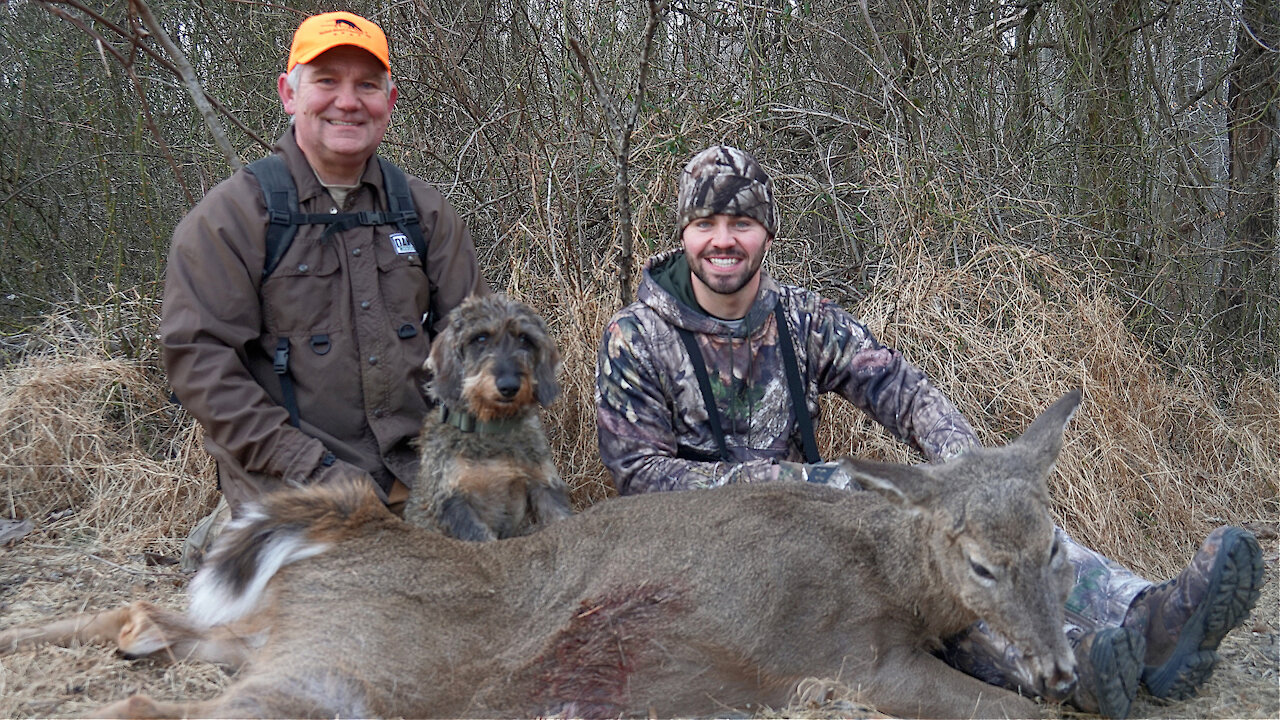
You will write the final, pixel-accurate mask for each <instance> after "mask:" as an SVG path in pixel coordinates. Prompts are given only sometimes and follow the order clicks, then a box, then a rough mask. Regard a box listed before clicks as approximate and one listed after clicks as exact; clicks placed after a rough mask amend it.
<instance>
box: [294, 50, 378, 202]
mask: <svg viewBox="0 0 1280 720" xmlns="http://www.w3.org/2000/svg"><path fill="white" fill-rule="evenodd" d="M297 67H298V68H300V69H301V74H300V76H299V78H298V86H297V89H296V90H295V89H294V88H292V87H290V86H289V84H288V82H287V81H286V79H285V77H284V76H281V79H280V99H281V100H282V101H283V102H284V109H285V111H286V112H288V113H289V114H290V115H293V122H294V127H295V134H296V137H297V139H298V146H299V147H301V148H302V151H303V153H304V154H306V156H307V160H309V161H310V162H311V165H312V167H314V168H315V169H316V172H317V173H319V175H320V177H321V179H322V180H324V181H326V182H330V183H341V184H351V183H353V182H355V181H356V180H358V179H359V173H360V172H361V171H363V169H364V165H365V163H366V162H367V161H368V159H369V158H370V157H371V156H372V155H373V153H374V151H376V150H377V148H378V145H379V144H380V143H381V142H382V136H383V135H385V134H386V132H387V124H388V123H389V122H390V120H391V108H392V107H394V106H395V102H396V89H395V88H394V87H391V79H390V78H389V77H388V75H387V68H386V66H384V65H383V64H382V63H381V61H379V60H378V59H377V58H376V57H374V56H373V55H372V54H370V53H369V52H367V51H365V50H362V49H360V48H357V47H353V46H350V45H341V46H338V47H335V48H333V49H332V50H328V51H326V52H324V53H321V54H320V55H319V56H318V57H316V58H315V59H314V60H312V61H311V62H309V63H306V64H305V65H299V66H297ZM353 172H354V176H353V175H352V173H353Z"/></svg>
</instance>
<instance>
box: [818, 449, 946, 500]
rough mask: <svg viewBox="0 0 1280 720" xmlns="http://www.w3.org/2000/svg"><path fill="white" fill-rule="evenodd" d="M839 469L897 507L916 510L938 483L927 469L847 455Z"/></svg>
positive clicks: (927, 498)
mask: <svg viewBox="0 0 1280 720" xmlns="http://www.w3.org/2000/svg"><path fill="white" fill-rule="evenodd" d="M840 469H841V470H843V471H844V472H845V473H846V474H847V475H848V476H849V477H850V478H853V480H854V481H856V482H857V483H858V484H859V485H861V486H862V487H863V488H865V489H867V490H870V491H872V492H874V493H877V494H879V495H881V496H883V497H884V498H885V499H887V500H889V501H890V502H892V503H894V504H895V505H902V506H904V507H907V508H917V507H920V506H922V505H923V504H925V503H926V502H928V501H929V499H930V498H932V497H933V495H934V491H935V489H936V488H937V485H938V480H937V479H936V478H935V477H933V475H932V474H931V473H930V472H929V470H928V468H927V467H926V466H922V465H900V464H897V463H884V462H876V461H874V460H861V459H858V458H854V457H850V456H848V455H845V456H844V457H842V458H840Z"/></svg>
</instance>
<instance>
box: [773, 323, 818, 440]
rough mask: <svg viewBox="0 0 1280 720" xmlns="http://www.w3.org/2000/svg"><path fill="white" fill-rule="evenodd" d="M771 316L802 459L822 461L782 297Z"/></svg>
mask: <svg viewBox="0 0 1280 720" xmlns="http://www.w3.org/2000/svg"><path fill="white" fill-rule="evenodd" d="M773 316H774V317H775V318H777V320H778V346H779V347H780V348H781V350H782V364H783V365H785V366H786V370H787V387H788V388H789V389H790V390H791V410H792V412H794V413H795V415H796V424H797V425H798V426H799V427H800V443H801V444H802V445H803V446H804V461H805V462H807V463H809V464H810V465H812V464H815V463H820V462H822V456H821V455H819V454H818V441H817V438H815V437H814V434H813V418H812V417H810V416H809V405H808V403H806V402H805V391H804V383H802V382H801V381H800V368H799V366H798V365H797V363H796V348H795V345H793V344H792V343H791V332H790V331H789V330H787V314H786V312H785V311H783V309H782V298H778V304H777V305H774V306H773Z"/></svg>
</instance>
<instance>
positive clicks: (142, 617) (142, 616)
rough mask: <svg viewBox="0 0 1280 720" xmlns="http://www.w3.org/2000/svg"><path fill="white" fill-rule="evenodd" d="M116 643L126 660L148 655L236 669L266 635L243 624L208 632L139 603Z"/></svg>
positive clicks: (175, 615) (168, 612)
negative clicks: (201, 661)
mask: <svg viewBox="0 0 1280 720" xmlns="http://www.w3.org/2000/svg"><path fill="white" fill-rule="evenodd" d="M127 609H128V610H129V617H128V620H127V621H126V622H125V623H124V625H123V626H122V627H121V628H120V633H119V636H118V638H117V644H118V645H119V646H120V652H122V653H124V654H125V655H126V656H127V657H145V656H148V655H151V656H156V657H164V658H166V659H168V660H170V661H173V662H177V661H181V660H204V661H205V662H211V663H214V664H216V665H223V666H226V667H227V668H228V669H230V670H233V671H234V670H237V669H239V668H240V666H241V665H244V664H245V663H246V662H248V661H249V658H250V656H251V655H252V654H253V652H254V651H255V650H256V649H257V647H258V646H260V645H261V643H262V641H263V640H264V639H265V632H262V631H261V629H259V628H256V627H251V626H248V625H244V624H238V625H219V626H216V627H213V628H210V629H208V630H205V629H203V628H200V627H197V626H195V625H193V624H192V623H191V621H190V620H189V619H188V618H187V616H186V615H184V614H182V613H179V612H175V611H173V610H166V609H164V608H160V607H156V606H155V605H152V604H151V603H148V602H146V601H141V600H140V601H138V602H135V603H133V604H132V605H130V606H129V607H128V608H127Z"/></svg>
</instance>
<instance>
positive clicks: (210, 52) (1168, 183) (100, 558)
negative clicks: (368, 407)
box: [0, 0, 1280, 718]
mask: <svg viewBox="0 0 1280 720" xmlns="http://www.w3.org/2000/svg"><path fill="white" fill-rule="evenodd" d="M101 5H102V6H101V7H99V6H98V5H94V6H89V5H85V4H81V3H79V2H76V1H74V0H59V1H54V0H10V1H9V2H6V3H4V4H2V5H0V13H4V14H5V16H6V22H4V23H0V37H3V40H2V41H0V250H2V252H3V258H4V260H3V262H0V363H2V366H0V501H2V502H3V503H4V507H3V511H0V537H4V535H3V533H4V531H5V529H6V527H7V526H5V525H4V521H5V520H6V519H10V520H12V521H29V522H30V523H31V528H30V530H29V531H26V533H25V534H21V532H19V533H16V534H17V535H20V537H17V538H16V539H13V540H9V541H7V544H6V543H5V541H0V544H4V547H0V625H6V626H7V625H9V624H12V623H17V622H23V621H27V620H32V619H36V618H40V617H45V616H47V615H49V614H52V613H58V612H67V611H73V610H79V609H100V608H106V607H110V606H112V605H115V604H118V603H121V602H125V601H128V600H130V599H133V598H137V597H145V598H149V599H155V600H160V601H162V602H167V603H169V604H170V605H173V606H178V605H180V604H181V602H182V600H181V594H182V591H183V589H184V588H185V585H186V580H187V578H186V577H185V576H183V575H182V573H180V572H179V571H178V570H176V569H175V568H174V567H173V566H172V565H169V564H168V562H169V561H170V560H171V559H172V558H175V557H176V556H177V555H178V553H179V550H180V544H181V540H182V538H183V537H185V534H186V532H187V531H188V529H189V528H190V527H191V525H192V524H193V523H194V522H195V521H196V520H197V519H198V518H200V517H201V516H202V515H203V514H205V513H206V512H207V511H208V510H209V509H210V508H211V507H212V505H213V503H214V502H215V501H216V495H215V491H214V480H213V467H212V462H211V461H210V459H209V458H208V457H207V455H206V454H205V453H204V451H203V449H202V447H201V434H200V430H199V428H198V426H197V425H195V423H193V422H192V420H191V419H190V418H189V417H188V416H186V414H185V413H184V412H183V411H182V410H181V409H180V408H178V407H177V406H175V405H173V404H171V403H170V402H169V399H168V395H169V393H168V388H167V385H166V383H165V379H164V377H163V373H162V372H161V370H160V368H159V365H158V362H157V347H156V344H155V340H154V334H155V327H156V319H157V316H158V313H159V300H158V298H159V282H160V279H161V278H162V276H163V267H164V254H165V251H166V248H167V244H168V236H169V233H170V232H171V231H172V227H173V225H174V224H175V223H176V222H177V220H178V218H179V217H180V216H181V215H182V213H183V212H185V211H186V209H187V208H188V207H190V205H191V203H193V202H194V201H196V200H198V198H199V197H200V196H201V194H202V193H203V191H204V190H205V189H206V188H208V187H210V186H211V185H212V184H214V183H216V182H218V181H219V180H220V179H221V178H223V177H225V176H226V175H227V174H229V172H230V170H231V168H232V167H233V166H235V165H236V164H237V163H238V162H240V161H248V160H252V159H254V158H256V157H258V156H259V155H261V154H262V153H263V152H264V151H265V145H264V140H265V141H266V142H269V141H270V140H271V139H272V138H274V137H275V136H276V135H278V134H279V133H280V132H282V130H283V128H284V118H283V116H282V114H281V113H280V111H279V108H278V101H277V100H276V98H275V96H274V90H273V88H274V80H273V78H274V77H275V74H276V72H278V69H279V66H280V64H281V63H282V61H283V57H284V54H285V51H286V46H287V38H288V34H289V32H290V30H291V28H292V27H293V26H294V25H295V24H296V22H297V20H298V19H299V18H300V17H301V16H302V15H303V14H307V13H311V12H316V11H322V10H329V9H335V8H336V7H337V6H335V5H332V4H327V3H322V2H292V3H289V6H288V7H286V6H283V5H270V4H262V3H248V2H237V1H236V0H214V1H212V2H209V1H206V2H199V3H198V2H190V1H187V0H173V2H167V3H164V4H163V5H161V4H159V3H156V4H155V5H154V6H153V7H149V6H148V5H146V4H145V3H142V2H140V1H139V0H120V1H119V2H108V3H104V4H101ZM342 7H347V8H352V9H355V10H356V11H358V12H362V13H364V14H366V15H368V16H370V17H373V18H375V19H377V20H378V21H379V22H380V23H382V24H383V26H384V27H385V28H386V29H387V30H388V33H389V35H390V36H391V43H392V52H393V56H394V57H395V63H396V66H397V78H398V82H399V86H400V88H401V100H400V103H399V105H398V106H397V108H396V114H395V116H394V117H393V123H392V128H391V131H390V133H389V135H388V138H387V141H386V143H384V152H385V154H387V155H388V156H390V157H392V158H393V159H395V160H396V161H397V162H399V163H401V164H402V166H404V167H406V168H407V169H409V170H410V171H413V172H417V173H418V174H420V175H422V176H424V177H426V178H428V179H430V180H431V181H433V182H435V183H436V184H438V185H439V186H440V187H441V188H442V190H443V191H444V192H445V193H446V194H447V195H448V196H449V197H450V199H451V200H452V201H453V202H454V204H455V205H456V206H457V207H458V208H459V211H460V212H461V213H462V214H463V215H464V217H465V218H466V219H467V222H468V224H469V226H470V227H471V228H472V231H473V234H474V235H475V238H476V244H477V247H478V249H479V251H480V254H481V257H482V262H483V263H484V266H485V269H486V273H487V275H488V277H489V280H490V282H491V284H492V285H493V286H494V287H496V288H499V289H505V290H506V291H508V292H509V293H511V294H512V295H514V296H516V297H517V298H519V299H522V300H525V301H527V302H529V303H530V304H532V305H533V306H534V307H536V308H537V309H538V310H539V311H541V312H542V313H543V314H544V315H545V317H546V318H547V320H548V322H549V325H550V327H551V329H552V332H553V334H554V335H555V336H556V338H557V341H558V343H559V346H560V348H561V350H562V352H563V355H564V358H565V364H564V371H563V374H562V381H563V384H564V386H565V394H564V396H563V398H562V399H561V400H560V401H559V402H558V403H557V405H556V406H555V407H554V408H553V409H552V410H551V411H550V412H549V413H548V414H547V415H546V417H545V422H546V425H547V428H548V430H549V434H550V435H551V437H552V441H553V445H554V448H555V452H556V457H557V460H558V463H559V466H560V469H561V471H562V473H563V474H564V475H565V477H566V479H568V480H569V481H570V483H571V485H572V487H573V488H574V492H575V501H576V503H577V504H578V505H579V506H580V507H585V506H587V505H590V504H592V503H595V502H601V501H607V497H608V495H609V494H610V492H611V487H610V485H609V484H608V482H607V480H606V478H605V476H604V471H603V468H602V466H601V465H600V463H599V460H598V458H597V453H596V448H595V417H594V408H593V403H592V397H591V389H592V383H593V371H594V362H595V348H596V342H597V340H598V338H599V333H600V331H601V329H602V328H603V326H604V324H605V322H606V320H607V319H608V317H609V316H610V315H611V314H612V313H613V312H614V310H616V309H617V307H618V306H619V303H620V301H621V300H620V298H622V297H629V291H630V287H631V285H630V279H633V278H634V273H635V272H636V271H637V264H638V262H639V261H640V260H641V259H643V257H644V256H645V255H647V254H649V253H650V252H652V251H655V250H659V249H663V248H665V247H667V246H669V244H670V242H671V236H670V229H669V223H670V216H671V211H670V207H671V204H672V201H673V198H674V194H675V187H674V178H675V174H676V172H677V171H678V169H679V167H680V166H681V165H682V164H683V162H684V161H685V160H686V159H687V158H688V156H689V155H690V154H691V153H692V152H694V151H696V150H698V149H700V148H701V147H703V146H705V145H707V144H710V143H712V142H717V141H726V142H731V143H734V144H738V145H740V146H742V147H745V148H748V149H750V150H752V151H754V152H756V154H757V155H758V156H759V157H760V158H761V159H762V160H763V161H764V163H765V165H766V167H768V168H769V170H770V171H771V172H772V173H773V174H774V177H775V179H776V181H777V192H778V197H779V203H780V205H781V208H782V213H783V226H782V233H781V237H780V239H779V241H778V242H777V243H776V244H775V246H774V252H773V255H772V257H771V258H770V259H769V261H768V265H767V267H768V269H769V270H770V271H771V272H773V273H774V274H776V275H777V276H779V277H780V278H782V279H783V280H785V281H790V282H797V283H801V284H805V285H809V286H812V287H815V288H818V289H819V290H821V291H822V292H824V293H825V294H827V295H828V296H830V297H832V298H834V299H836V300H838V301H840V302H841V303H843V304H844V305H845V306H846V307H848V308H850V309H851V310H852V311H853V312H854V313H855V314H856V315H858V316H859V317H861V318H862V319H863V320H864V321H865V322H866V323H867V325H868V326H869V327H870V328H871V329H872V330H873V331H874V332H875V333H876V334H877V335H878V336H879V337H880V338H881V339H882V340H884V341H886V342H888V343H890V344H892V345H894V346H896V347H898V348H899V349H901V350H902V351H904V352H905V353H906V354H907V356H908V357H910V358H911V359H913V360H914V361H915V362H916V363H917V364H919V365H921V366H922V367H924V368H925V369H926V370H927V371H928V372H929V373H930V375H931V376H932V377H933V379H934V380H935V382H936V383H937V384H938V385H939V386H940V387H942V388H943V389H944V391H945V392H946V393H947V394H948V395H949V396H950V397H951V398H952V399H953V400H954V401H955V402H956V403H957V404H958V405H959V406H960V407H961V408H962V409H963V410H964V411H965V412H966V414H967V415H968V416H969V417H970V418H971V420H972V421H973V422H974V425H975V427H977V429H978V431H979V433H980V435H981V436H982V438H983V440H984V441H986V442H991V443H995V442H1002V441H1005V440H1007V439H1009V438H1011V437H1013V436H1014V435H1015V434H1016V433H1018V432H1019V431H1020V430H1021V429H1022V428H1024V427H1025V425H1026V424H1027V423H1028V422H1029V421H1030V420H1031V418H1033V417H1034V416H1035V415H1036V414H1037V413H1038V412H1039V411H1040V410H1041V409H1043V408H1044V407H1045V406H1046V405H1047V404H1048V403H1050V402H1051V401H1052V400H1053V399H1055V398H1057V397H1058V396H1059V395H1061V394H1062V393H1063V392H1065V391H1066V390H1067V389H1068V388H1070V387H1073V386H1080V387H1083V388H1084V391H1085V402H1084V405H1083V407H1082V409H1081V411H1080V412H1079V413H1078V415H1077V416H1076V419H1075V420H1073V422H1072V425H1071V426H1070V428H1069V430H1068V437H1067V446H1066V448H1065V449H1064V452H1063V455H1062V458H1061V461H1060V463H1059V470H1058V472H1057V475H1056V477H1055V479H1054V487H1053V493H1054V496H1055V498H1056V506H1055V513H1056V515H1057V519H1058V521H1059V522H1060V523H1061V524H1062V525H1063V526H1064V527H1065V528H1067V529H1068V530H1069V531H1070V532H1071V533H1073V534H1074V535H1075V536H1076V537H1078V538H1079V539H1081V540H1082V541H1084V542H1086V543H1087V544H1089V545H1091V546H1093V547H1096V548H1098V549H1100V550H1102V551H1104V552H1105V553H1107V554H1108V555H1110V556H1112V557H1114V558H1115V559H1117V560H1120V561H1122V562H1124V563H1125V564H1127V565H1130V566H1132V567H1134V568H1135V569H1137V570H1139V571H1140V572H1142V573H1143V574H1145V575H1147V576H1149V577H1153V578H1164V577H1168V576H1169V575H1171V574H1173V573H1175V572H1176V571H1177V570H1178V569H1179V568H1180V567H1181V566H1182V565H1183V564H1184V563H1185V562H1186V561H1187V560H1188V559H1189V557H1190V556H1191V554H1192V553H1193V552H1194V551H1195V548H1196V546H1197V545H1198V543H1199V541H1200V539H1201V538H1202V537H1203V536H1204V535H1205V534H1206V533H1207V532H1208V531H1209V530H1210V529H1212V528H1213V527H1214V526H1216V525H1219V524H1222V523H1234V524H1241V525H1245V526H1246V527H1249V528H1250V529H1252V530H1253V531H1254V532H1255V533H1256V534H1257V535H1258V536H1259V537H1260V538H1261V540H1262V544H1263V547H1264V552H1265V555H1266V562H1267V578H1268V584H1267V586H1266V588H1265V589H1264V593H1263V599H1262V601H1260V604H1259V607H1258V609H1257V610H1255V612H1254V615H1253V618H1252V619H1251V620H1250V621H1249V622H1247V623H1246V625H1245V626H1244V627H1242V628H1241V629H1240V630H1238V631H1236V632H1235V633H1233V634H1232V635H1231V636H1230V637H1229V638H1228V640H1227V643H1226V645H1225V646H1224V657H1225V661H1224V663H1223V666H1222V667H1221V668H1220V669H1219V671H1218V673H1217V675H1216V676H1215V679H1214V681H1213V682H1212V683H1211V684H1210V685H1209V686H1208V688H1206V691H1205V692H1204V693H1202V697H1200V698H1197V699H1193V700H1191V701H1187V702H1184V703H1174V704H1168V705H1162V704H1157V703H1153V702H1151V701H1149V699H1147V700H1143V701H1141V702H1140V703H1139V704H1138V706H1137V707H1136V708H1135V714H1136V715H1139V716H1148V717H1224V718H1225V717H1277V716H1280V633H1278V631H1277V626H1280V609H1278V607H1277V602H1278V601H1277V590H1276V587H1277V583H1275V582H1274V577H1275V575H1276V571H1277V563H1278V558H1277V553H1278V544H1277V543H1278V541H1277V535H1276V533H1277V525H1278V521H1280V506H1278V503H1277V483H1278V482H1280V360H1278V358H1280V353H1278V351H1277V346H1278V345H1280V329H1278V328H1280V303H1278V302H1277V299H1278V298H1277V288H1278V284H1277V273H1276V261H1277V257H1276V203H1277V193H1276V159H1277V148H1278V147H1280V140H1278V139H1277V133H1276V117H1277V109H1276V106H1277V89H1276V88H1277V78H1280V69H1278V68H1277V65H1278V63H1277V59H1276V58H1277V53H1276V48H1278V47H1280V19H1278V18H1277V14H1278V13H1280V8H1278V7H1277V4H1276V3H1274V2H1268V1H1266V0H1240V1H1238V2H1226V3H1208V2H1201V1H1200V0H1187V2H1183V3H1173V4H1167V3H1163V2H1158V1H1157V0H1108V1H1107V2H1099V3H1089V4H1085V3H1076V2H1071V1H1070V0H1060V1H1059V2H1032V3H1022V2H1019V3H1011V2H1001V1H992V2H977V1H972V2H967V3H951V4H938V3H930V2H926V1H925V0H919V2H914V1H912V0H908V1H906V2H901V3H878V2H868V3H863V4H861V5H857V6H854V5H850V4H848V3H825V4H824V3H791V2H785V1H779V2H761V3H737V2H735V3H723V2H710V1H701V2H694V1H692V0H690V1H686V2H668V3H656V2H654V3H651V2H647V0H639V1H630V2H614V3H604V4H599V3H592V4H590V5H589V6H587V5H578V4H574V3H555V4H548V3H540V2H534V1H533V0H529V1H528V2H523V3H520V2H512V1H510V0H450V2H443V1H442V0H414V2H403V3H391V2H387V3H375V2H352V3H346V4H344V5H343V6H342ZM197 101H198V102H197ZM820 441H821V444H822V445H823V447H824V450H825V451H826V453H827V454H835V453H841V452H852V453H857V454H860V455H865V456H870V457H876V458H884V459H893V460H902V461H913V460H914V458H913V457H912V456H911V455H910V453H909V452H908V451H907V450H906V449H905V448H904V447H902V446H901V445H899V444H897V443H895V442H894V441H892V440H891V439H890V438H888V437H886V436H885V434H884V433H883V432H882V431H880V430H879V429H877V428H876V427H874V426H872V425H870V424H869V423H868V422H867V421H866V420H865V418H863V417H861V416H860V415H858V414H857V413H856V412H854V411H851V410H850V409H849V408H847V407H846V406H844V405H843V404H842V403H840V402H835V401H833V402H829V403H827V404H826V406H825V408H824V418H823V423H822V426H821V429H820ZM226 681H227V678H226V676H225V675H224V674H223V673H221V672H220V671H218V670H217V669H216V668H213V667H211V666H207V665H197V664H191V663H186V664H178V665H174V666H164V665H160V664H156V663H150V662H141V663H129V662H126V661H124V660H120V659H118V658H113V657H111V656H110V655H109V654H107V653H106V652H104V651H102V650H101V649H98V648H76V649H68V650H63V649H42V650H38V651H25V652H22V653H16V654H13V655H8V656H4V657H0V716H5V717H44V716H50V715H65V714H73V713H78V712H84V711H86V710H88V709H90V708H92V707H94V706H96V705H98V704H101V703H104V702H107V701H109V700H113V699H117V698H119V697H121V696H122V695H124V694H126V693H128V692H133V691H137V690H140V689H141V690H145V691H147V692H151V693H154V694H157V695H159V696H162V697H166V698H179V697H197V696H199V697H206V696H209V695H212V694H214V693H215V692H216V690H217V688H218V687H221V686H222V685H223V684H225V682H226ZM779 712H780V713H785V714H788V715H810V716H815V717H831V716H840V715H853V716H858V715H866V714H868V713H867V711H866V710H865V709H863V708H860V706H858V705H857V704H856V697H854V696H853V694H852V693H850V692H846V691H845V690H841V689H838V688H837V690H836V691H835V692H834V693H833V695H832V701H831V702H830V703H828V704H826V705H824V706H821V707H812V708H802V707H793V708H787V709H779ZM1064 712H1065V711H1064ZM1066 714H1070V713H1066Z"/></svg>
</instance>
